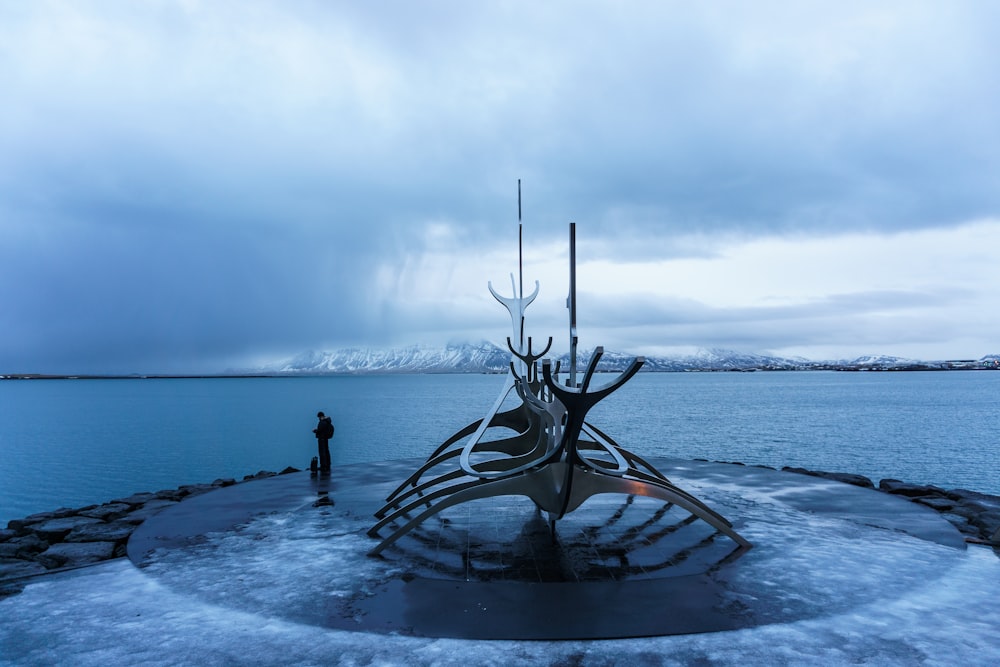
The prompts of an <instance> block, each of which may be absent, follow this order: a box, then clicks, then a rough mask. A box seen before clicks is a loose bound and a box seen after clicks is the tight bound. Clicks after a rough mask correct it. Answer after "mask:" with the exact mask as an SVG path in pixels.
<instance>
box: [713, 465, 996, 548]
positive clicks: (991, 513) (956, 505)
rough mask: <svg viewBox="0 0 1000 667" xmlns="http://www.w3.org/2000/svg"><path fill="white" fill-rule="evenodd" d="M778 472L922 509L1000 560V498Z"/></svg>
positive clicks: (840, 476)
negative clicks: (826, 481) (874, 493)
mask: <svg viewBox="0 0 1000 667" xmlns="http://www.w3.org/2000/svg"><path fill="white" fill-rule="evenodd" d="M698 460H705V459H698ZM716 463H730V464H732V465H746V464H745V463H739V462H736V461H716ZM752 467H755V468H767V469H769V470H777V468H773V467H771V466H765V465H755V466H752ZM781 470H782V472H791V473H796V474H799V475H808V476H810V477H821V478H823V479H829V480H833V481H836V482H842V483H844V484H851V485H854V486H860V487H863V488H867V489H874V490H876V491H881V492H883V493H888V494H891V495H894V496H899V497H901V498H905V499H906V500H909V501H911V502H914V503H918V504H920V505H924V506H925V507H929V508H931V509H932V510H935V511H937V512H938V513H939V514H941V516H942V517H944V518H945V519H947V520H948V521H949V522H950V523H951V524H952V525H954V526H955V528H957V529H958V531H959V532H960V533H962V535H964V536H965V541H966V542H969V543H970V544H982V545H986V546H991V547H993V548H994V549H995V550H996V551H997V555H998V556H1000V496H994V495H990V494H988V493H980V492H979V491H970V490H968V489H943V488H941V487H939V486H934V485H933V484H910V483H908V482H903V481H900V480H898V479H892V478H886V479H883V480H880V481H879V483H878V484H877V485H876V484H875V483H874V482H873V481H872V480H870V479H869V478H867V477H865V476H863V475H855V474H853V473H847V472H826V471H822V470H807V469H806V468H796V467H792V466H784V467H783V468H781Z"/></svg>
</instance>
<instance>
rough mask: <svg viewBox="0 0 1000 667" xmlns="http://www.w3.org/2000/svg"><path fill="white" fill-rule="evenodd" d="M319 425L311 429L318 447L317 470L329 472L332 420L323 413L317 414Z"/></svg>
mask: <svg viewBox="0 0 1000 667" xmlns="http://www.w3.org/2000/svg"><path fill="white" fill-rule="evenodd" d="M316 417H317V418H318V419H319V424H317V425H316V428H314V429H313V433H315V434H316V444H317V446H318V447H319V470H320V472H330V438H332V437H333V420H332V419H330V418H329V417H327V416H326V415H325V414H323V412H322V411H321V412H317V413H316Z"/></svg>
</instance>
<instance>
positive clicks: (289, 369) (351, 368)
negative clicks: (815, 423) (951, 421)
mask: <svg viewBox="0 0 1000 667" xmlns="http://www.w3.org/2000/svg"><path fill="white" fill-rule="evenodd" d="M592 354H593V350H580V351H578V353H577V364H578V367H579V368H581V369H582V368H585V367H586V364H587V362H588V361H589V359H590V357H591V355H592ZM510 356H511V355H510V352H508V351H507V349H506V348H502V347H500V346H499V345H496V344H494V343H490V342H487V341H483V342H480V343H458V344H449V345H447V346H445V347H444V348H440V347H424V346H418V345H414V346H410V347H404V348H395V349H383V350H379V349H368V348H347V349H342V350H336V351H332V352H315V351H313V352H306V353H304V354H300V355H298V356H296V357H294V358H292V359H290V360H288V361H284V362H280V363H276V364H271V365H268V366H265V367H263V368H257V369H253V370H250V371H241V372H249V373H256V374H268V375H325V374H368V373H503V372H506V370H507V368H508V363H509V362H510ZM634 358H635V355H632V354H625V353H621V352H614V351H609V350H605V352H604V356H603V357H602V358H601V361H600V363H599V364H598V370H599V371H622V370H624V369H626V368H627V367H628V365H629V364H630V363H632V359H634ZM553 359H554V360H556V361H560V362H561V363H562V367H563V368H564V369H565V368H567V367H568V365H569V355H568V354H564V355H562V356H559V357H553ZM645 359H646V363H645V364H644V365H643V367H642V370H643V371H645V372H650V371H653V372H655V371H660V372H671V371H673V372H679V371H756V370H820V369H837V370H954V369H971V368H996V367H998V366H1000V356H998V355H989V356H986V357H983V358H981V359H978V360H962V361H917V360H913V359H901V358H899V357H890V356H864V357H858V358H857V359H852V360H837V361H810V360H807V359H801V358H795V359H787V358H783V357H774V356H767V355H760V354H746V353H741V352H734V351H732V350H722V349H705V350H700V351H698V352H697V353H695V354H691V355H685V356H676V357H650V356H647V357H646V358H645Z"/></svg>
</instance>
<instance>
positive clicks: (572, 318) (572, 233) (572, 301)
mask: <svg viewBox="0 0 1000 667" xmlns="http://www.w3.org/2000/svg"><path fill="white" fill-rule="evenodd" d="M566 307H567V308H569V386H570V387H573V388H574V389H575V388H576V386H577V384H576V343H577V340H578V337H577V335H576V223H575V222H571V223H569V297H567V299H566Z"/></svg>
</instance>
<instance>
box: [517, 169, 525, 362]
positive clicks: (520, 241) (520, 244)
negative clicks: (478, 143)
mask: <svg viewBox="0 0 1000 667" xmlns="http://www.w3.org/2000/svg"><path fill="white" fill-rule="evenodd" d="M517 278H518V290H519V292H518V297H519V298H520V299H522V300H523V299H524V226H523V225H522V224H521V179H520V178H519V179H517ZM520 310H521V343H520V347H519V348H518V350H519V351H520V352H521V353H522V354H524V303H523V301H522V303H521V308H520Z"/></svg>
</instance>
